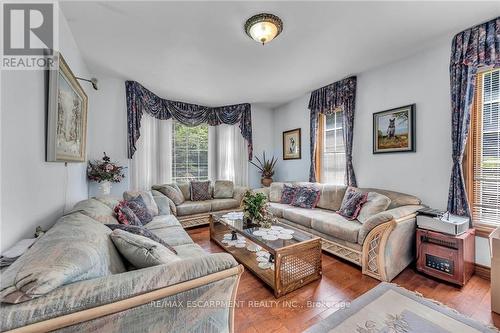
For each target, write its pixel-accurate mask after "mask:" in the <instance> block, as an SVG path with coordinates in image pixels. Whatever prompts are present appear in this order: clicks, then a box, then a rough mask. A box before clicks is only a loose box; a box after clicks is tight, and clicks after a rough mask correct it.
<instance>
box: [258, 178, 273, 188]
mask: <svg viewBox="0 0 500 333" xmlns="http://www.w3.org/2000/svg"><path fill="white" fill-rule="evenodd" d="M272 182H273V179H272V178H271V177H262V178H261V179H260V183H261V184H262V185H263V186H264V187H269V186H271V183H272Z"/></svg>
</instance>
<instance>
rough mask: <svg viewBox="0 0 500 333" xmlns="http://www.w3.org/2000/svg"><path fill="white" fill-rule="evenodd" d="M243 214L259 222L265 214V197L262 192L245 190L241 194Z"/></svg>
mask: <svg viewBox="0 0 500 333" xmlns="http://www.w3.org/2000/svg"><path fill="white" fill-rule="evenodd" d="M242 203H243V216H244V217H245V218H247V219H250V220H251V221H252V222H253V223H258V224H260V222H261V221H263V220H264V217H265V216H266V213H267V210H266V204H267V197H266V195H265V194H264V193H259V192H252V191H250V190H248V191H246V192H245V194H244V195H243V201H242Z"/></svg>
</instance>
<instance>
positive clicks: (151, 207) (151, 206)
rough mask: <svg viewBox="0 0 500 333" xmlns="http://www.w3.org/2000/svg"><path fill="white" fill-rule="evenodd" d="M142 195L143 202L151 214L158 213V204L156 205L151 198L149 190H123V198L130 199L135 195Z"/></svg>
mask: <svg viewBox="0 0 500 333" xmlns="http://www.w3.org/2000/svg"><path fill="white" fill-rule="evenodd" d="M138 196H140V197H142V199H143V200H144V203H145V204H146V206H147V207H148V209H149V210H150V211H151V213H152V214H153V216H156V215H158V206H157V205H156V202H155V199H154V198H153V195H152V194H151V192H150V191H125V192H123V199H125V200H127V201H128V200H131V199H133V198H135V197H138Z"/></svg>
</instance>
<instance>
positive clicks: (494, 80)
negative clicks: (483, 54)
mask: <svg viewBox="0 0 500 333" xmlns="http://www.w3.org/2000/svg"><path fill="white" fill-rule="evenodd" d="M475 97H476V98H475V102H474V107H473V112H472V114H471V134H472V135H470V136H469V138H470V141H469V144H470V145H471V147H469V149H468V153H469V154H471V156H472V161H468V164H469V168H470V165H471V164H472V175H471V176H470V177H472V186H470V184H468V187H469V198H472V200H471V211H472V218H473V221H474V223H476V224H480V225H492V226H493V225H498V224H500V116H499V111H500V69H495V70H491V71H487V72H484V73H480V74H478V80H477V85H476V96H475ZM466 177H467V175H466ZM471 192H472V193H471Z"/></svg>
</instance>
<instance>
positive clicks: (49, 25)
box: [0, 0, 58, 70]
mask: <svg viewBox="0 0 500 333" xmlns="http://www.w3.org/2000/svg"><path fill="white" fill-rule="evenodd" d="M32 1H33V0H32ZM35 1H36V0H35ZM1 9H2V14H1V17H2V19H3V20H2V21H3V24H2V28H3V32H2V37H3V43H2V44H1V45H2V54H1V56H2V59H1V60H2V61H1V66H0V68H2V69H32V70H39V69H52V68H54V64H55V59H56V58H55V57H54V55H55V52H54V51H57V49H58V48H57V46H58V45H57V42H58V38H57V36H58V35H57V33H58V8H57V3H56V2H51V1H50V0H49V1H43V2H20V1H17V2H3V4H2V7H1Z"/></svg>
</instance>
